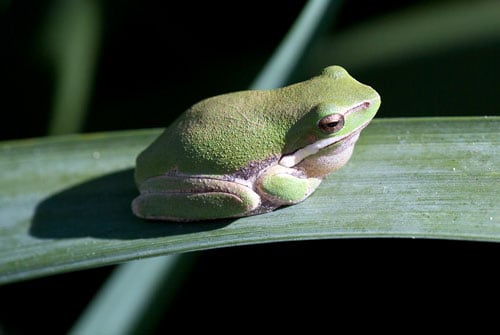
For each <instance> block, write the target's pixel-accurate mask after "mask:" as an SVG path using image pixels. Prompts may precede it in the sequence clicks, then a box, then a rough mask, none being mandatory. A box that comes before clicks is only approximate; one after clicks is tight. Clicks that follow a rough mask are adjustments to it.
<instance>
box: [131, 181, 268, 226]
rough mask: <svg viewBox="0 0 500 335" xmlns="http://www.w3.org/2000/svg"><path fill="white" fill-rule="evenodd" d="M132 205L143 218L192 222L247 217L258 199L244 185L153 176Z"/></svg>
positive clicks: (255, 207)
mask: <svg viewBox="0 0 500 335" xmlns="http://www.w3.org/2000/svg"><path fill="white" fill-rule="evenodd" d="M139 191H140V192H141V194H140V195H139V196H138V197H137V198H135V199H134V201H133V202H132V210H133V212H134V213H135V215H137V216H139V217H141V218H145V219H161V220H172V221H196V220H203V219H217V218H227V217H238V216H245V215H249V214H250V213H251V212H252V211H254V210H256V209H258V208H259V206H260V203H261V201H260V196H259V195H258V194H257V193H255V192H254V191H252V190H251V189H250V188H249V187H248V186H246V185H244V184H242V183H238V182H235V181H227V180H222V179H217V178H212V177H206V176H200V177H182V176H167V175H164V176H157V177H153V178H150V179H148V180H146V181H145V182H143V183H142V184H141V185H140V189H139Z"/></svg>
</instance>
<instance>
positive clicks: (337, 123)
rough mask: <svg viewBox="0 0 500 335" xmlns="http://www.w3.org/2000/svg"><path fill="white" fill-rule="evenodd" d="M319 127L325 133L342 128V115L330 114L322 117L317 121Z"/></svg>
mask: <svg viewBox="0 0 500 335" xmlns="http://www.w3.org/2000/svg"><path fill="white" fill-rule="evenodd" d="M318 127H319V129H321V131H322V132H324V133H325V134H332V133H335V132H337V131H339V130H340V129H342V128H344V115H342V114H331V115H328V116H325V117H324V118H322V119H321V120H320V121H319V123H318Z"/></svg>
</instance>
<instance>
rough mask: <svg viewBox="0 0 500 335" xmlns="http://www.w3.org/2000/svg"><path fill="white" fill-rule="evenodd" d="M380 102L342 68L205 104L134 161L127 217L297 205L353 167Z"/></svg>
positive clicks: (241, 212) (181, 216)
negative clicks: (326, 180)
mask: <svg viewBox="0 0 500 335" xmlns="http://www.w3.org/2000/svg"><path fill="white" fill-rule="evenodd" d="M380 104H381V98H380V95H379V94H378V93H377V92H376V91H375V90H374V89H373V88H372V87H370V86H368V85H365V84H362V83H360V82H359V81H357V80H356V79H354V78H353V77H352V76H351V75H350V74H349V73H348V72H347V71H346V70H345V69H344V68H343V67H341V66H338V65H332V66H328V67H326V68H324V69H323V71H322V72H321V73H320V74H319V75H316V76H314V77H312V78H310V79H307V80H305V81H302V82H299V83H295V84H291V85H288V86H284V87H280V88H274V89H269V90H246V91H237V92H232V93H225V94H221V95H217V96H214V97H210V98H207V99H204V100H201V101H200V102H198V103H196V104H194V105H193V106H191V107H190V108H188V109H187V110H186V111H185V112H184V113H183V114H181V115H180V116H179V117H178V118H177V119H176V120H175V121H174V122H173V123H172V124H171V125H170V126H168V127H167V128H166V129H165V130H164V131H163V133H162V134H161V135H160V136H159V137H158V138H156V140H154V142H153V143H152V144H151V145H149V146H148V147H147V148H146V149H145V150H144V151H142V152H141V153H140V154H139V155H138V157H137V159H136V167H135V174H134V178H135V183H136V185H137V188H138V191H139V195H138V196H137V197H136V198H135V199H133V201H132V204H131V207H132V211H133V213H134V214H135V215H136V216H137V217H139V218H142V219H151V220H165V221H177V222H189V221H203V220H216V219H227V218H237V217H245V216H251V215H257V214H263V213H268V212H271V211H273V210H275V209H277V208H279V207H283V206H289V205H295V204H298V203H301V202H302V201H304V200H305V199H307V198H308V197H309V196H310V195H311V194H312V193H313V192H314V191H315V190H316V189H317V188H318V186H319V185H320V183H321V181H322V180H323V179H324V178H325V177H326V176H328V175H330V174H331V173H333V172H335V171H337V170H338V169H340V168H341V167H342V166H344V165H345V164H346V163H347V162H348V161H349V159H350V158H351V156H352V153H353V150H354V146H355V144H356V142H357V140H358V138H359V136H360V133H361V131H362V130H363V129H364V128H365V127H366V126H367V125H368V124H369V123H370V122H371V120H372V119H373V118H374V116H375V114H376V113H377V111H378V109H379V106H380Z"/></svg>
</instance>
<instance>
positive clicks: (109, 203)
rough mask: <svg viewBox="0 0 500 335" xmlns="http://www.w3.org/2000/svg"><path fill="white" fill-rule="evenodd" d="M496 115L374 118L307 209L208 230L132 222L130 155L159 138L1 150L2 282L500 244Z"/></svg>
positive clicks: (122, 137) (123, 136) (108, 136)
mask: <svg viewBox="0 0 500 335" xmlns="http://www.w3.org/2000/svg"><path fill="white" fill-rule="evenodd" d="M499 130H500V117H489V118H479V117H471V118H418V119H381V120H375V121H374V122H372V124H371V125H370V126H369V127H368V128H367V129H366V130H365V131H363V133H362V135H361V138H360V140H359V142H358V144H357V146H356V149H355V152H354V155H353V158H352V159H351V161H350V162H349V163H348V164H347V165H346V166H345V167H344V168H342V169H341V170H339V171H338V172H336V173H335V174H333V175H331V176H329V177H328V178H327V179H326V180H325V181H324V182H323V183H322V185H321V186H320V187H319V189H318V190H317V191H316V192H315V193H314V194H313V195H312V196H311V197H310V198H308V199H307V200H306V201H305V202H303V203H301V204H298V205H295V206H290V207H286V208H283V209H280V210H277V211H274V212H272V213H268V214H264V215H259V216H253V217H247V218H240V219H233V220H222V221H213V222H202V223H189V224H187V223H165V222H150V221H143V220H139V219H137V218H135V217H134V216H133V215H132V214H131V211H130V201H131V200H132V199H133V198H134V197H135V196H136V195H137V191H136V190H135V186H134V183H133V170H132V167H133V164H134V158H135V156H136V155H137V154H138V153H139V152H140V151H141V150H142V149H143V148H144V147H146V146H147V145H148V144H149V143H150V142H151V141H152V140H153V139H154V137H155V136H157V135H158V134H159V130H146V131H128V132H113V133H102V134H90V135H79V136H75V135H74V136H63V137H49V138H42V139H32V140H22V141H12V142H4V143H2V144H0V168H1V170H2V175H1V177H0V282H4V283H5V282H11V281H15V280H22V279H28V278H33V277H36V276H41V275H49V274H54V273H59V272H63V271H73V270H78V269H84V268H89V267H96V266H102V265H106V264H112V263H117V262H123V261H127V260H131V259H138V258H142V257H149V256H155V255H162V254H171V253H182V252H189V251H194V250H203V249H209V248H216V247H226V246H236V245H243V244H251V243H267V242H275V241H287V240H304V239H319V238H352V237H362V238H366V237H411V238H415V237H417V238H444V239H461V240H480V241H500V202H499V201H498V200H499V195H498V189H499V185H500V155H499V154H498V148H499V147H500V132H499Z"/></svg>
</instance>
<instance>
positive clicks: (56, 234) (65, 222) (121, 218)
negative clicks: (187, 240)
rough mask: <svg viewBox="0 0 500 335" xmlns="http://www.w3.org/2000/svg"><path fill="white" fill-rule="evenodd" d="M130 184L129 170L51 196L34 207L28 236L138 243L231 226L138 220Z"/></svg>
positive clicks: (225, 221)
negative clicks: (100, 239) (118, 240)
mask: <svg viewBox="0 0 500 335" xmlns="http://www.w3.org/2000/svg"><path fill="white" fill-rule="evenodd" d="M133 180H134V178H133V169H128V170H125V171H120V172H115V173H111V174H108V175H105V176H103V177H99V178H95V179H92V180H90V181H88V182H85V183H82V184H79V185H77V186H74V187H71V188H69V189H67V190H65V191H62V192H60V193H57V194H55V195H53V196H50V197H49V198H47V199H45V200H44V201H42V202H41V203H40V204H39V205H38V206H37V208H36V211H35V217H34V220H33V223H32V225H31V228H30V234H31V235H33V236H35V237H38V238H53V239H61V238H81V237H94V238H102V239H137V238H153V237H161V236H169V235H181V234H190V233H196V232H201V231H208V230H214V229H218V228H222V227H224V226H227V225H228V224H229V223H231V222H232V220H224V221H216V222H214V221H207V222H195V223H176V222H154V221H146V220H141V219H138V218H136V217H135V216H134V215H133V214H132V211H131V209H130V202H131V201H132V199H134V197H136V196H137V194H138V192H137V190H136V188H135V185H134V181H133Z"/></svg>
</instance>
